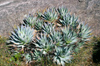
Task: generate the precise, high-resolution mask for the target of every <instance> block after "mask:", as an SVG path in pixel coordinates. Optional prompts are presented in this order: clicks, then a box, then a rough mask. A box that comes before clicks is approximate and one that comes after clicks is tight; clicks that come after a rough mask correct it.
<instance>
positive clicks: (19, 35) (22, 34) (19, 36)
mask: <svg viewBox="0 0 100 66" xmlns="http://www.w3.org/2000/svg"><path fill="white" fill-rule="evenodd" d="M33 31H34V30H33V29H31V28H30V27H28V26H23V25H21V27H18V28H17V29H16V30H15V31H14V32H12V35H11V36H10V39H11V40H9V41H10V42H12V43H13V44H15V45H25V44H28V43H30V42H31V41H32V38H33V35H34V34H33Z"/></svg>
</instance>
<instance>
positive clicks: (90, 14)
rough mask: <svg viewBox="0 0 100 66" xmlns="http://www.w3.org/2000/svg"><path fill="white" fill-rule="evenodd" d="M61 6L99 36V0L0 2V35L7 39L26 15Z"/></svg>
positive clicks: (0, 0) (8, 0) (6, 0)
mask: <svg viewBox="0 0 100 66" xmlns="http://www.w3.org/2000/svg"><path fill="white" fill-rule="evenodd" d="M62 5H63V6H66V7H67V8H68V10H69V11H71V13H72V14H75V15H76V16H78V17H79V19H80V20H81V21H83V22H86V23H88V25H89V26H91V29H92V30H93V34H94V35H99V34H100V0H0V35H1V36H4V37H8V36H9V34H10V32H11V31H12V30H13V28H14V27H15V26H17V25H19V23H22V21H23V19H24V16H25V15H26V14H29V13H35V12H37V11H39V10H43V9H45V8H47V7H58V6H62Z"/></svg>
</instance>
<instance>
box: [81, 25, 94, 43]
mask: <svg viewBox="0 0 100 66" xmlns="http://www.w3.org/2000/svg"><path fill="white" fill-rule="evenodd" d="M91 32H92V31H91V30H90V27H88V26H87V25H84V24H80V32H79V37H80V38H82V41H88V40H89V39H88V38H90V37H91V35H90V33H91Z"/></svg>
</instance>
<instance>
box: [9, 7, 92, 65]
mask: <svg viewBox="0 0 100 66" xmlns="http://www.w3.org/2000/svg"><path fill="white" fill-rule="evenodd" d="M23 21H24V23H23V25H21V27H18V28H17V29H15V31H14V32H12V35H11V36H10V39H9V40H8V43H9V44H8V45H9V46H10V47H12V46H13V47H15V48H13V49H11V50H13V51H17V53H20V52H22V51H23V53H22V54H21V56H22V57H24V59H26V61H27V62H32V61H36V62H41V60H42V59H43V58H47V59H48V60H50V61H52V63H54V64H57V65H62V66H65V64H66V63H70V62H71V59H72V55H73V52H75V49H76V48H79V47H81V46H82V45H83V44H84V43H85V42H86V41H88V40H89V38H90V37H91V35H90V33H91V30H90V28H89V27H88V26H87V25H85V24H83V23H82V22H79V21H78V18H77V17H75V16H74V15H70V13H69V12H68V10H67V8H66V7H59V8H48V9H47V10H46V11H45V12H38V13H36V15H33V16H32V15H28V16H27V17H26V18H25V19H24V20H23ZM19 47H21V48H20V49H19ZM16 49H18V50H16Z"/></svg>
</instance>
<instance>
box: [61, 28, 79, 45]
mask: <svg viewBox="0 0 100 66" xmlns="http://www.w3.org/2000/svg"><path fill="white" fill-rule="evenodd" d="M62 32H63V40H64V41H65V43H66V44H75V43H76V42H77V40H78V39H77V35H76V34H75V32H72V30H70V28H64V29H62Z"/></svg>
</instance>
